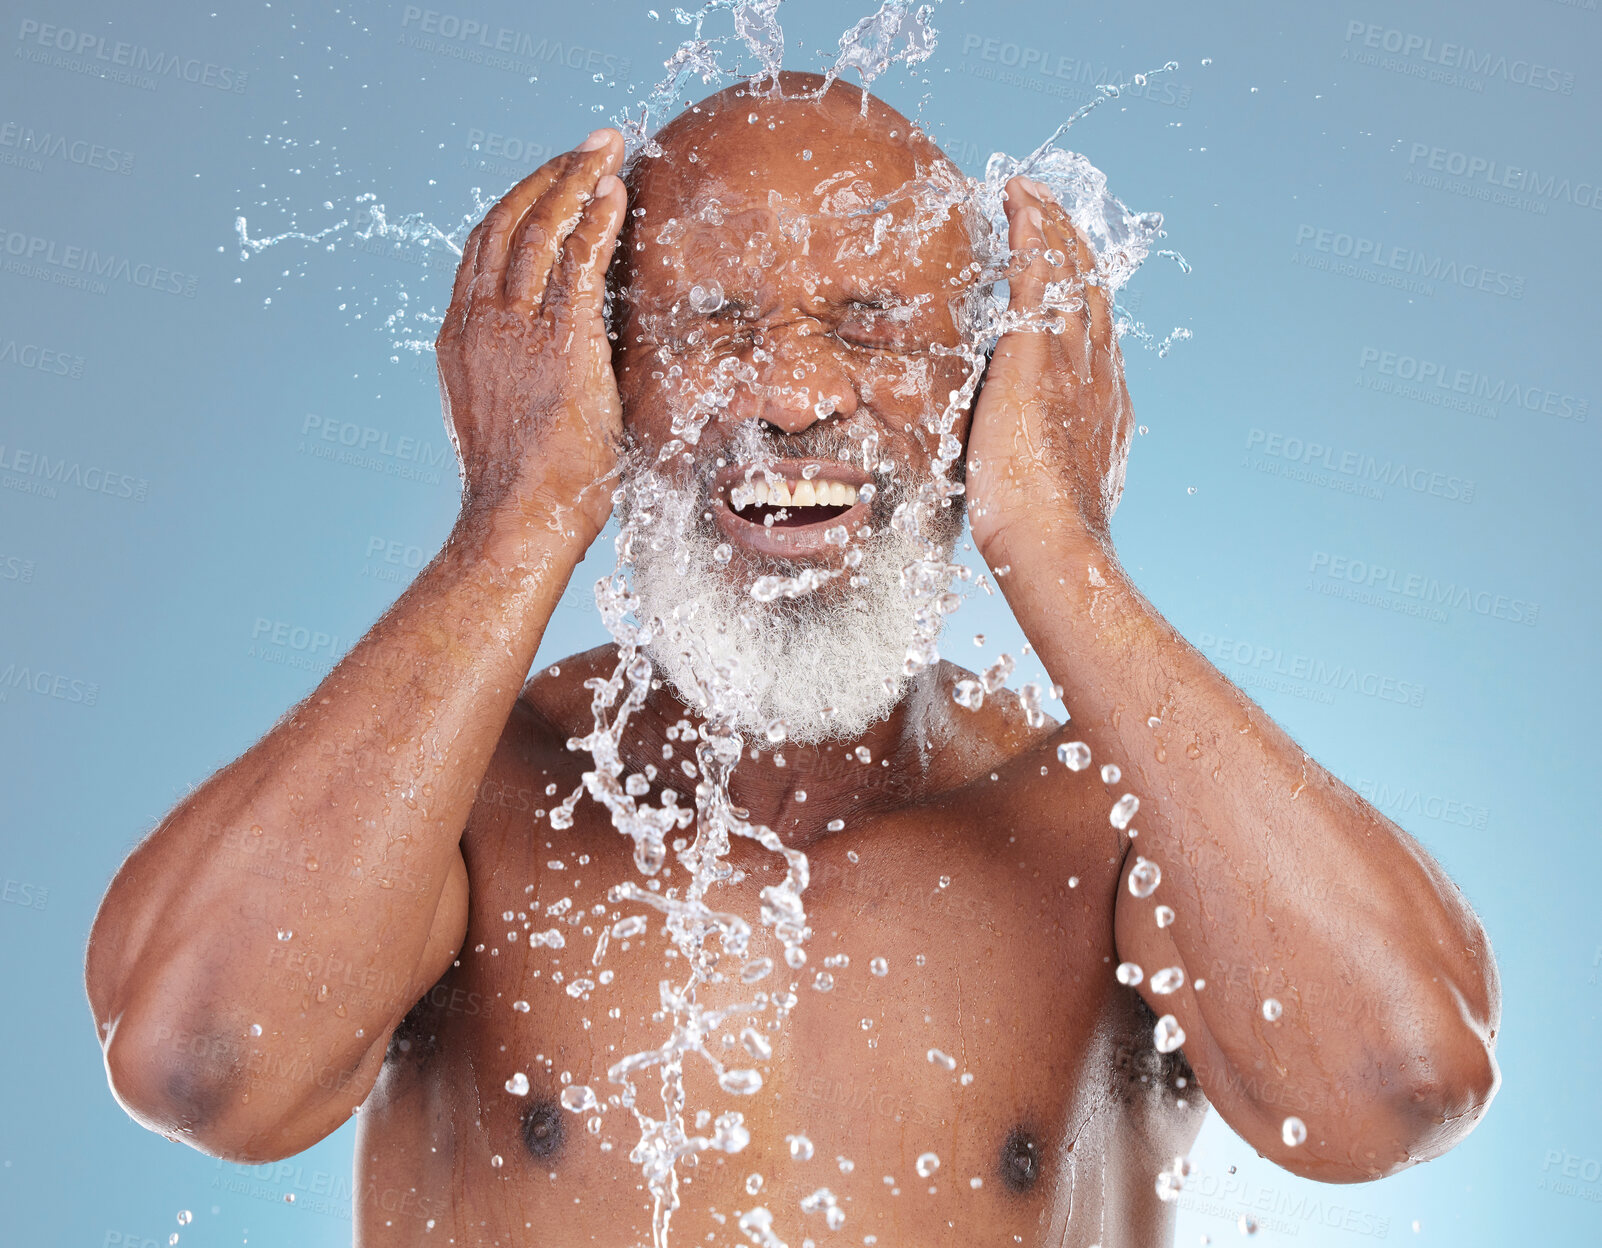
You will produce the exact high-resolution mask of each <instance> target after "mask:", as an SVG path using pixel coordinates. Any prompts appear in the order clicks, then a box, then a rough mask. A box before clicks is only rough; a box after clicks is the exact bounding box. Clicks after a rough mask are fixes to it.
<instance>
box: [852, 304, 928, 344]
mask: <svg viewBox="0 0 1602 1248" xmlns="http://www.w3.org/2000/svg"><path fill="white" fill-rule="evenodd" d="M911 314H912V309H911V308H910V307H907V306H905V305H900V306H891V305H890V304H888V303H886V302H884V301H882V300H852V302H851V303H850V304H849V305H848V306H847V309H846V314H845V316H844V317H843V318H841V321H840V324H839V325H838V326H837V327H836V329H835V334H836V336H837V337H839V338H840V340H841V341H843V342H846V343H849V344H850V345H851V346H854V347H865V348H868V349H870V350H876V351H916V350H920V349H921V344H919V343H918V341H917V339H916V336H915V335H914V333H913V332H912V315H911Z"/></svg>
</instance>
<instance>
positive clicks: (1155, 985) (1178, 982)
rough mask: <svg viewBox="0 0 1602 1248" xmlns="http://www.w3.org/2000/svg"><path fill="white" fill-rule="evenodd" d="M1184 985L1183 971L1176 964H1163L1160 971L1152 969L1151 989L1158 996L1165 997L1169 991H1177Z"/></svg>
mask: <svg viewBox="0 0 1602 1248" xmlns="http://www.w3.org/2000/svg"><path fill="white" fill-rule="evenodd" d="M1184 986H1185V972H1184V971H1183V970H1181V969H1180V968H1179V967H1177V966H1165V967H1163V969H1162V970H1160V971H1153V972H1152V977H1151V990H1152V991H1153V992H1155V993H1157V994H1158V995H1159V996H1164V997H1166V996H1167V995H1168V994H1169V993H1171V992H1178V991H1179V990H1180V989H1181V988H1183V987H1184Z"/></svg>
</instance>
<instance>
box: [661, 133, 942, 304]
mask: <svg viewBox="0 0 1602 1248" xmlns="http://www.w3.org/2000/svg"><path fill="white" fill-rule="evenodd" d="M749 117H756V118H757V120H756V121H754V122H753V121H750V120H748V118H749ZM666 137H667V139H668V141H667V142H666V143H664V147H665V148H666V151H665V153H664V156H663V157H660V158H657V159H654V160H650V161H646V162H642V167H641V169H639V170H638V171H637V172H636V178H635V195H634V203H633V213H634V216H633V219H632V220H631V222H630V225H631V231H632V233H633V234H634V236H635V238H636V239H637V240H638V241H639V242H640V243H642V244H643V247H642V253H643V254H642V255H641V257H640V259H641V260H642V261H643V263H640V264H638V266H637V268H636V274H635V276H636V279H637V281H638V282H639V283H641V284H642V285H643V287H644V289H641V290H640V291H639V293H640V294H641V295H644V296H645V297H646V299H647V301H650V302H654V299H652V298H651V296H652V295H655V294H662V295H667V294H668V293H669V288H676V287H678V286H680V285H682V283H683V282H684V281H685V280H686V278H688V280H692V281H694V280H701V279H702V278H704V277H708V276H717V277H718V278H719V280H720V281H722V282H724V283H725V284H727V282H728V280H729V276H727V275H732V276H733V277H734V278H735V280H736V281H738V282H743V284H745V285H751V284H752V283H753V282H754V283H756V284H759V285H762V286H764V287H767V288H770V289H771V288H772V287H773V286H775V285H776V284H789V283H788V282H787V281H786V279H787V278H789V279H794V281H795V282H797V283H799V284H800V285H801V287H803V288H806V287H808V286H809V285H810V286H811V287H815V288H816V292H815V293H821V292H823V291H825V290H830V291H835V292H839V293H843V294H845V295H846V296H848V297H849V296H855V295H859V294H880V293H892V294H901V295H916V294H919V293H924V292H934V291H937V290H947V289H949V282H950V279H951V276H952V274H953V272H955V271H956V270H959V269H961V267H962V266H963V265H965V264H966V263H967V262H968V260H969V258H970V243H969V238H968V234H967V230H966V228H965V227H964V225H963V224H962V222H961V220H960V218H959V217H958V216H957V215H956V214H954V213H948V212H939V213H933V214H931V212H930V210H929V208H928V207H927V205H928V203H929V201H930V200H931V199H932V198H933V197H935V196H938V195H939V194H940V193H941V191H942V190H944V191H946V192H950V190H951V189H952V188H954V187H956V186H958V185H960V182H961V176H960V174H958V173H957V172H956V170H955V168H954V167H953V166H951V165H950V164H949V162H947V161H945V160H944V158H943V157H941V156H940V154H939V152H938V150H937V149H935V148H934V146H933V145H932V144H930V143H928V142H927V140H919V139H918V138H916V137H915V136H912V135H910V134H908V133H907V130H906V127H905V123H901V125H900V126H895V125H891V126H889V127H888V129H887V128H886V127H885V125H884V124H882V123H880V124H873V123H871V122H864V121H863V120H862V119H860V118H857V117H855V116H854V115H851V116H849V117H846V118H837V117H831V116H828V115H826V114H823V113H821V112H819V111H815V110H810V109H808V108H806V107H805V106H793V107H790V108H787V109H786V110H784V111H783V112H782V113H780V114H779V115H774V114H772V113H763V112H760V111H758V109H756V108H751V109H748V110H746V111H744V112H742V111H740V110H739V109H724V110H722V111H720V112H717V113H715V114H713V113H709V114H705V115H702V116H699V117H695V118H693V119H692V120H691V122H690V123H689V124H686V125H684V126H683V127H681V128H680V129H678V130H677V131H676V132H674V133H670V134H669V135H667V136H666ZM920 200H921V201H922V203H923V205H924V206H923V207H921V208H920ZM920 215H921V216H922V217H923V218H924V220H923V221H922V222H921V223H920V222H919V221H918V218H919V217H920ZM653 250H655V251H656V253H657V254H656V256H655V258H654V261H653V260H652V259H651V258H650V255H649V253H650V252H652V251H653Z"/></svg>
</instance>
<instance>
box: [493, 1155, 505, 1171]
mask: <svg viewBox="0 0 1602 1248" xmlns="http://www.w3.org/2000/svg"><path fill="white" fill-rule="evenodd" d="M505 1164H506V1160H505V1158H503V1157H502V1156H501V1155H500V1154H499V1153H496V1154H495V1155H494V1156H493V1157H491V1158H490V1168H491V1169H492V1170H499V1169H500V1168H501V1167H502V1166H504V1165H505Z"/></svg>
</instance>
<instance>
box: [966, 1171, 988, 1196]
mask: <svg viewBox="0 0 1602 1248" xmlns="http://www.w3.org/2000/svg"><path fill="white" fill-rule="evenodd" d="M984 1185H985V1181H984V1180H983V1179H981V1178H980V1177H979V1176H978V1175H977V1174H976V1175H974V1176H973V1178H971V1179H969V1180H968V1186H969V1187H971V1188H973V1190H974V1191H976V1192H977V1191H978V1190H979V1189H980V1188H981V1187H983V1186H984Z"/></svg>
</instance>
